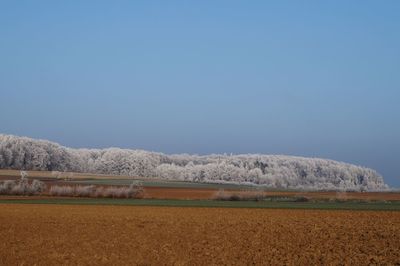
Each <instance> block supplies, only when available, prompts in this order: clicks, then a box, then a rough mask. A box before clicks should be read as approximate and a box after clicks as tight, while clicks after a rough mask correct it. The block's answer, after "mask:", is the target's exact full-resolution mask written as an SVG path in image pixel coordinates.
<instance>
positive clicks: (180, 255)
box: [0, 204, 400, 265]
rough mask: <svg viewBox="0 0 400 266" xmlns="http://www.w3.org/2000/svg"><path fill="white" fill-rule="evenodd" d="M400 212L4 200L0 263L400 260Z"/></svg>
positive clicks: (0, 213) (360, 262)
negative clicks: (16, 202)
mask: <svg viewBox="0 0 400 266" xmlns="http://www.w3.org/2000/svg"><path fill="white" fill-rule="evenodd" d="M399 232H400V212H387V211H379V212H374V211H323V210H266V209H226V208H177V207H133V206H79V205H75V206H68V205H15V204H10V205H8V204H0V238H1V239H2V241H1V242H0V264H1V265H15V264H21V265H22V264H28V265H34V264H42V265H43V264H46V265H49V264H52V265H58V264H81V265H88V264H91V265H100V264H102V265H105V264H142V265H147V264H152V265H160V264H168V265H173V264H175V265H199V264H201V265H210V264H257V265H265V264H275V265H276V264H291V263H293V262H296V264H301V265H310V264H348V265H356V264H357V265H365V264H370V263H371V264H396V263H400V237H399Z"/></svg>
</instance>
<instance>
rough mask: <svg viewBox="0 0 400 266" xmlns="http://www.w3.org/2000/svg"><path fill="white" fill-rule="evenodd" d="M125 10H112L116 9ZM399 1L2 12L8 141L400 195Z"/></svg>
mask: <svg viewBox="0 0 400 266" xmlns="http://www.w3.org/2000/svg"><path fill="white" fill-rule="evenodd" d="M115 2H117V3H115ZM399 14H400V1H389V0H388V1H347V0H346V1H0V97H1V104H0V132H1V133H7V134H16V135H23V136H29V137H34V138H44V139H49V140H52V141H56V142H59V143H61V144H63V145H66V146H72V147H109V146H117V147H124V148H142V149H146V150H154V151H161V152H165V153H182V152H187V153H198V154H204V153H224V152H226V153H231V152H232V153H266V154H290V155H300V156H312V157H323V158H331V159H335V160H340V161H346V162H350V163H355V164H360V165H364V166H368V167H372V168H375V169H376V170H378V171H379V172H380V173H381V174H383V176H384V177H385V180H386V182H387V183H389V184H390V185H392V186H400V169H399V167H400V15H399Z"/></svg>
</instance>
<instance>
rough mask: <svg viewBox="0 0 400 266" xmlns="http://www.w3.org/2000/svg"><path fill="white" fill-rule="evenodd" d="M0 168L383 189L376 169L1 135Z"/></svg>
mask: <svg viewBox="0 0 400 266" xmlns="http://www.w3.org/2000/svg"><path fill="white" fill-rule="evenodd" d="M0 168H1V169H23V170H47V171H64V172H85V173H99V174H111V175H128V176H139V177H159V178H162V179H173V180H185V181H194V182H213V183H248V184H254V185H264V186H267V187H271V188H295V189H317V190H321V189H324V190H364V191H371V190H384V189H387V188H388V187H387V185H386V184H385V183H384V181H383V178H382V176H380V175H379V174H378V173H377V172H376V171H374V170H372V169H369V168H364V167H360V166H355V165H351V164H347V163H342V162H337V161H332V160H325V159H317V158H303V157H294V156H281V155H279V156H278V155H261V154H244V155H217V154H213V155H206V156H198V155H189V154H179V155H167V154H163V153H156V152H148V151H144V150H129V149H119V148H108V149H72V148H67V147H64V146H61V145H59V144H57V143H54V142H49V141H46V140H35V139H31V138H27V137H17V136H12V135H2V134H0Z"/></svg>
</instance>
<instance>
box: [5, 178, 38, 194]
mask: <svg viewBox="0 0 400 266" xmlns="http://www.w3.org/2000/svg"><path fill="white" fill-rule="evenodd" d="M45 189H46V184H45V183H44V182H42V181H39V180H36V179H35V180H33V181H32V182H31V183H29V181H28V179H27V178H25V177H22V178H21V179H19V180H18V181H14V180H5V181H3V182H1V183H0V194H2V195H25V196H26V195H36V194H40V193H42V192H43V191H44V190H45Z"/></svg>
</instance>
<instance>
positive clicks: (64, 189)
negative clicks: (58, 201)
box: [49, 185, 74, 197]
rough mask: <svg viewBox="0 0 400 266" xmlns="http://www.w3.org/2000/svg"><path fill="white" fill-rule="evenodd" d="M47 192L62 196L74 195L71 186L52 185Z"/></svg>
mask: <svg viewBox="0 0 400 266" xmlns="http://www.w3.org/2000/svg"><path fill="white" fill-rule="evenodd" d="M49 194H50V195H51V196H64V197H73V196H74V188H73V187H71V186H57V185H56V186H52V187H51V188H50V191H49Z"/></svg>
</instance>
